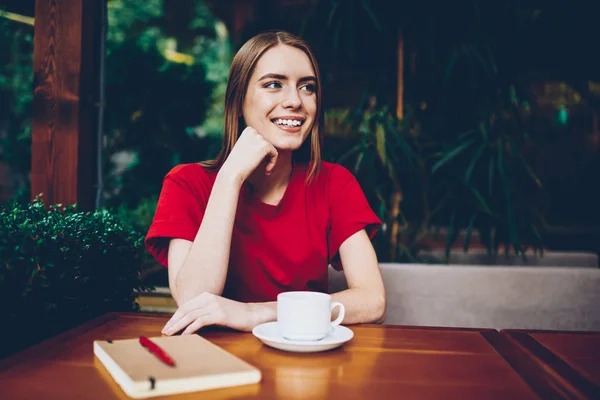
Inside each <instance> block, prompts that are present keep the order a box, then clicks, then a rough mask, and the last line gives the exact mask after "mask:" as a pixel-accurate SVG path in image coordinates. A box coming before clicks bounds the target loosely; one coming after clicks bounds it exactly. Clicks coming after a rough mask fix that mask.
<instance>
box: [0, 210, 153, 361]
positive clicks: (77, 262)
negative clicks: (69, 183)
mask: <svg viewBox="0 0 600 400" xmlns="http://www.w3.org/2000/svg"><path fill="white" fill-rule="evenodd" d="M0 227H1V228H0V260H2V261H1V263H0V303H1V304H3V305H4V307H5V308H6V312H5V316H4V318H5V320H4V321H3V323H4V324H5V325H4V326H5V329H4V334H5V335H8V336H9V338H8V339H9V340H3V341H2V345H0V356H3V355H6V354H8V352H14V351H17V350H19V349H21V348H23V347H25V346H28V345H30V344H33V343H35V342H37V341H39V340H42V339H44V338H47V337H48V336H51V335H54V334H56V333H58V332H61V331H63V330H66V329H69V328H72V327H74V326H76V325H79V324H81V323H82V322H85V321H87V320H89V319H92V318H94V317H97V316H99V315H101V314H104V313H106V312H111V311H136V310H138V309H139V307H138V305H137V304H136V302H135V293H134V290H151V288H149V287H146V286H145V285H144V284H143V283H142V281H141V279H140V270H141V262H140V260H141V259H142V255H143V252H144V249H143V245H142V240H143V235H142V234H141V233H140V232H139V231H137V230H136V229H134V228H132V227H130V226H128V225H126V224H124V223H123V222H121V221H120V220H119V219H118V218H117V217H116V216H115V215H114V214H112V213H109V212H108V211H106V210H96V211H94V212H78V211H77V210H76V208H75V207H72V206H71V207H65V208H64V209H61V208H60V206H54V207H51V208H50V209H48V210H46V209H45V207H44V204H43V202H42V201H41V199H39V198H38V199H36V200H34V201H33V202H32V203H31V204H25V205H23V204H20V203H17V202H12V203H10V204H8V205H6V206H4V207H3V208H2V209H0ZM9 346H10V348H9Z"/></svg>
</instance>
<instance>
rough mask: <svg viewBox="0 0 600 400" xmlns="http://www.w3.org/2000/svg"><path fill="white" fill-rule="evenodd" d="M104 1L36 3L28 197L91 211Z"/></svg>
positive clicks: (94, 183) (58, 0) (41, 1)
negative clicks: (29, 191)
mask: <svg viewBox="0 0 600 400" xmlns="http://www.w3.org/2000/svg"><path fill="white" fill-rule="evenodd" d="M103 1H105V0H36V2H35V25H34V53H33V64H34V66H33V67H34V71H33V74H34V79H33V91H34V97H33V118H32V148H31V158H32V159H31V195H32V198H33V197H35V196H36V195H38V194H40V193H41V194H42V195H43V199H44V203H45V204H46V205H52V204H59V203H60V204H62V205H64V206H65V205H71V204H75V203H77V204H78V206H79V209H80V210H90V209H93V208H94V205H95V196H96V190H97V185H98V184H97V182H98V178H97V149H98V145H97V135H96V130H97V122H98V112H97V110H98V107H99V104H98V98H99V92H100V91H99V63H100V52H99V49H100V36H101V35H100V32H101V22H102V15H103V7H104V3H103Z"/></svg>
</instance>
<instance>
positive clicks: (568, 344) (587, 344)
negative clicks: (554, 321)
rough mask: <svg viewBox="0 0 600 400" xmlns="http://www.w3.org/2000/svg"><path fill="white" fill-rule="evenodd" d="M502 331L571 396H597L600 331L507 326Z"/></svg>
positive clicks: (599, 379) (599, 390) (598, 395)
mask: <svg viewBox="0 0 600 400" xmlns="http://www.w3.org/2000/svg"><path fill="white" fill-rule="evenodd" d="M501 333H502V334H503V335H504V336H506V337H507V338H509V340H511V342H512V343H514V344H516V345H517V346H518V347H519V348H520V349H522V350H523V351H525V352H526V353H527V354H528V355H529V356H530V357H531V359H533V360H534V361H535V364H536V365H537V368H541V369H544V370H546V371H547V372H548V379H550V380H553V381H555V382H556V383H557V384H558V385H560V386H562V387H564V389H565V392H566V393H568V394H569V397H572V398H596V399H600V332H565V331H536V330H517V329H506V330H502V331H501Z"/></svg>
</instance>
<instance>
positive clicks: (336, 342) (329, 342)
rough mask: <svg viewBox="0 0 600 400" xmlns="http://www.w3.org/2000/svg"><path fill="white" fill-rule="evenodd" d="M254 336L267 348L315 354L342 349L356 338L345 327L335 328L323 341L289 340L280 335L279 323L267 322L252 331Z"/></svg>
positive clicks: (338, 326)
mask: <svg viewBox="0 0 600 400" xmlns="http://www.w3.org/2000/svg"><path fill="white" fill-rule="evenodd" d="M252 333H253V334H254V336H256V337H257V338H259V339H260V341H261V342H263V343H264V344H266V345H267V346H271V347H274V348H276V349H279V350H285V351H293V352H297V353H314V352H318V351H325V350H331V349H335V348H336V347H340V346H341V345H343V344H344V343H346V342H347V341H349V340H350V339H352V338H353V337H354V332H352V330H351V329H349V328H346V327H345V326H341V325H337V326H334V327H333V329H332V331H331V333H330V334H329V335H327V336H326V337H324V338H323V339H321V340H289V339H285V338H284V337H283V336H281V334H280V333H279V329H278V328H277V322H267V323H266V324H261V325H258V326H256V327H254V329H252Z"/></svg>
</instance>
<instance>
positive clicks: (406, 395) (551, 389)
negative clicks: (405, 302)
mask: <svg viewBox="0 0 600 400" xmlns="http://www.w3.org/2000/svg"><path fill="white" fill-rule="evenodd" d="M167 320H168V316H164V315H148V314H137V313H133V314H132V313H113V314H107V315H104V316H102V317H100V318H98V319H95V320H93V321H90V322H88V323H86V324H84V325H82V326H80V327H78V328H76V329H73V330H71V331H68V332H65V333H63V334H61V335H58V336H56V337H54V338H52V339H49V340H47V341H45V342H43V343H41V344H39V345H36V346H34V347H31V348H29V349H27V350H25V351H22V352H20V353H17V354H15V355H13V356H11V357H10V358H7V359H5V360H2V361H0V371H2V373H1V375H0V393H2V394H3V396H6V397H3V398H9V399H21V398H33V399H35V398H44V399H54V398H56V399H65V398H78V399H111V398H115V399H126V398H127V397H126V395H125V394H124V393H123V392H122V391H121V389H120V388H119V387H118V386H117V385H116V383H115V382H114V381H113V380H112V378H111V377H110V375H109V374H108V373H107V372H106V370H105V369H104V367H103V366H102V364H101V363H99V362H98V361H97V360H96V359H95V357H94V354H93V348H92V343H93V341H94V340H106V339H113V340H117V339H127V338H132V337H137V336H139V335H145V336H159V335H160V330H161V328H162V327H163V326H164V324H165V323H166V322H167ZM349 328H351V329H352V330H353V331H354V334H355V336H354V338H353V339H352V340H351V341H350V342H348V343H346V344H345V345H344V346H343V347H341V348H339V349H335V350H332V351H328V352H323V353H313V354H298V353H288V352H283V351H280V350H276V349H272V348H270V347H267V346H265V345H263V344H262V343H261V342H260V341H259V340H258V339H256V338H255V337H254V336H253V335H252V334H251V333H241V332H235V331H231V330H228V329H224V328H211V329H206V330H203V331H200V332H199V333H198V334H200V335H202V336H204V337H205V338H207V339H208V340H211V341H212V342H213V343H215V344H217V345H219V346H221V347H223V348H224V349H225V350H227V351H229V352H231V353H233V354H235V355H237V356H238V357H240V358H242V359H244V360H246V361H247V362H249V363H251V364H252V365H255V366H257V367H258V368H259V369H260V370H261V371H262V374H263V379H262V381H261V382H260V383H258V384H253V385H246V386H240V387H236V388H227V389H217V390H212V391H206V392H203V393H202V398H203V399H226V398H227V399H231V398H243V399H254V398H257V399H278V398H286V399H326V398H328V399H337V398H348V399H369V398H373V399H387V398H394V399H395V398H403V399H423V398H444V399H449V398H450V399H451V398H478V399H481V398H485V399H507V398H519V399H535V398H561V397H567V396H565V393H564V391H562V389H561V388H560V386H556V385H554V383H553V382H552V381H545V380H544V379H539V376H541V375H538V374H536V373H535V371H534V372H533V373H530V374H529V375H527V374H525V375H522V374H520V373H519V372H517V369H515V368H514V366H515V365H517V366H518V365H521V366H522V365H524V364H523V362H524V360H526V358H524V357H525V356H524V355H525V354H526V353H525V351H523V350H519V349H517V348H516V347H511V344H510V341H509V339H507V338H506V337H504V336H503V335H501V334H500V333H498V332H497V331H495V330H487V329H458V328H416V327H402V326H386V325H352V326H349ZM195 396H198V393H190V394H183V395H178V396H174V398H181V399H185V398H195Z"/></svg>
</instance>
